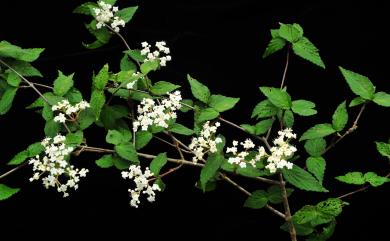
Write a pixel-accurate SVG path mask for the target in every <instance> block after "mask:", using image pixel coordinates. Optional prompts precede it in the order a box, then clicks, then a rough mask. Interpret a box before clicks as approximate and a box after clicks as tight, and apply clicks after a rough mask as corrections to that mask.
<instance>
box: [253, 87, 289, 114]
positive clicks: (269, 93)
mask: <svg viewBox="0 0 390 241" xmlns="http://www.w3.org/2000/svg"><path fill="white" fill-rule="evenodd" d="M260 91H261V92H262V93H263V94H264V95H265V96H266V97H267V98H268V99H269V101H271V103H272V104H274V105H275V106H277V107H279V108H282V109H290V107H291V97H290V95H289V94H288V93H287V92H286V91H283V90H280V89H278V88H273V87H260Z"/></svg>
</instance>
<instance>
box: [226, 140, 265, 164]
mask: <svg viewBox="0 0 390 241" xmlns="http://www.w3.org/2000/svg"><path fill="white" fill-rule="evenodd" d="M232 145H233V146H232V147H227V148H226V153H227V154H230V153H231V154H232V156H231V157H229V158H228V163H230V164H232V165H238V166H240V167H241V168H245V167H246V166H247V163H249V164H251V165H252V166H253V167H256V162H258V161H260V160H261V158H263V157H265V156H266V153H265V150H264V147H260V148H259V150H258V153H257V154H256V156H255V157H254V158H251V159H248V155H249V152H250V151H251V149H253V148H254V147H255V144H254V143H253V141H252V140H250V139H246V140H245V141H244V142H241V143H240V145H241V146H242V147H243V148H244V150H243V151H241V152H238V141H236V140H234V141H233V143H232Z"/></svg>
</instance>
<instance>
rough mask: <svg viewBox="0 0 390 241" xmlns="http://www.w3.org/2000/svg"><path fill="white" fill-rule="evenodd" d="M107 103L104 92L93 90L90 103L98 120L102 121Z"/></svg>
mask: <svg viewBox="0 0 390 241" xmlns="http://www.w3.org/2000/svg"><path fill="white" fill-rule="evenodd" d="M105 103H106V96H105V95H104V92H103V91H102V90H97V89H95V90H93V91H92V94H91V99H90V101H89V104H90V106H91V107H90V108H91V110H92V111H93V113H94V115H95V118H96V120H99V119H100V113H101V111H102V108H103V106H104V104H105Z"/></svg>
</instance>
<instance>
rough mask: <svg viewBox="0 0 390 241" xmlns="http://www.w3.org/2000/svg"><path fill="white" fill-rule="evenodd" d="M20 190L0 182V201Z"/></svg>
mask: <svg viewBox="0 0 390 241" xmlns="http://www.w3.org/2000/svg"><path fill="white" fill-rule="evenodd" d="M19 191H20V188H11V187H8V186H7V185H4V184H0V201H3V200H5V199H8V198H10V197H12V196H13V195H15V194H16V193H17V192H19Z"/></svg>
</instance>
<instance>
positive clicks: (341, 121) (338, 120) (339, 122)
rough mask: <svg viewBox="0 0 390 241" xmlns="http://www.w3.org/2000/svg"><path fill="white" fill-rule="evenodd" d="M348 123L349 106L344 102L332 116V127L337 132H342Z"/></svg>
mask: <svg viewBox="0 0 390 241" xmlns="http://www.w3.org/2000/svg"><path fill="white" fill-rule="evenodd" d="M347 122H348V112H347V105H346V102H345V101H344V102H343V103H341V104H340V105H339V106H338V107H337V109H336V111H335V112H334V114H333V116H332V126H333V129H335V130H336V131H342V130H343V129H344V127H345V125H346V124H347Z"/></svg>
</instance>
